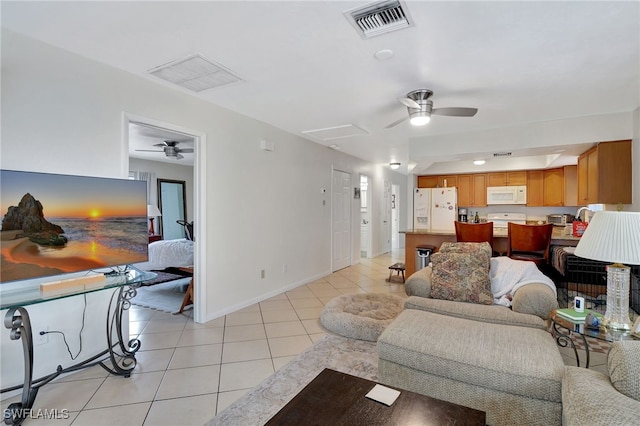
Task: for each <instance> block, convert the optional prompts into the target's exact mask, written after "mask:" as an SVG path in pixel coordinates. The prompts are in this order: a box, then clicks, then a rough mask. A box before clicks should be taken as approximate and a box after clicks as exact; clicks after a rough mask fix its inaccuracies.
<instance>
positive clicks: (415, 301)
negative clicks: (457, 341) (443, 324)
mask: <svg viewBox="0 0 640 426" xmlns="http://www.w3.org/2000/svg"><path fill="white" fill-rule="evenodd" d="M404 307H405V309H417V310H422V311H429V312H433V313H436V314H441V315H448V316H450V317H457V318H464V319H469V320H474V321H483V322H488V323H493V324H503V325H516V326H521V327H532V328H540V329H543V330H547V323H546V322H545V321H544V320H542V319H541V318H540V317H537V316H535V315H529V314H522V313H518V312H513V311H512V310H511V309H509V308H507V307H505V306H501V305H480V304H476V303H467V302H456V301H451V300H441V299H430V298H425V297H419V296H410V297H408V298H407V300H405V303H404Z"/></svg>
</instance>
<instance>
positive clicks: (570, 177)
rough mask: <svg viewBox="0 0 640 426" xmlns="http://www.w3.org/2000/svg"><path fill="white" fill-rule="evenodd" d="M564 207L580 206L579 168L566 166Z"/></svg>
mask: <svg viewBox="0 0 640 426" xmlns="http://www.w3.org/2000/svg"><path fill="white" fill-rule="evenodd" d="M563 169H564V205H565V206H577V205H578V166H564V168H563Z"/></svg>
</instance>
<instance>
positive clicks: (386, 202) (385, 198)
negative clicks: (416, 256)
mask: <svg viewBox="0 0 640 426" xmlns="http://www.w3.org/2000/svg"><path fill="white" fill-rule="evenodd" d="M381 210H382V227H381V232H380V236H381V239H382V245H381V246H382V253H389V252H390V251H391V182H389V181H388V180H385V181H384V189H383V192H382V206H381Z"/></svg>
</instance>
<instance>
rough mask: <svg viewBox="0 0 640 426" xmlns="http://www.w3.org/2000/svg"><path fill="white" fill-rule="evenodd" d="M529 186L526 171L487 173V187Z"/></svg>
mask: <svg viewBox="0 0 640 426" xmlns="http://www.w3.org/2000/svg"><path fill="white" fill-rule="evenodd" d="M526 184H527V172H526V170H522V171H518V172H497V173H487V186H519V185H526Z"/></svg>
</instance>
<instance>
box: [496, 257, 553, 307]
mask: <svg viewBox="0 0 640 426" xmlns="http://www.w3.org/2000/svg"><path fill="white" fill-rule="evenodd" d="M489 278H490V279H491V292H492V293H493V297H494V303H495V304H496V305H503V306H507V307H509V306H511V298H512V296H513V294H514V293H515V292H516V290H518V289H519V288H520V287H522V286H524V285H527V284H532V283H540V284H546V285H547V286H549V287H550V288H551V289H553V292H554V294H556V295H557V293H556V285H555V284H554V283H553V281H552V280H551V279H550V278H549V277H547V276H546V275H545V274H543V273H542V272H540V270H539V269H538V267H537V266H536V265H535V263H533V262H527V261H524V260H513V259H511V258H509V257H506V256H500V257H492V258H491V268H490V269H489Z"/></svg>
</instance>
